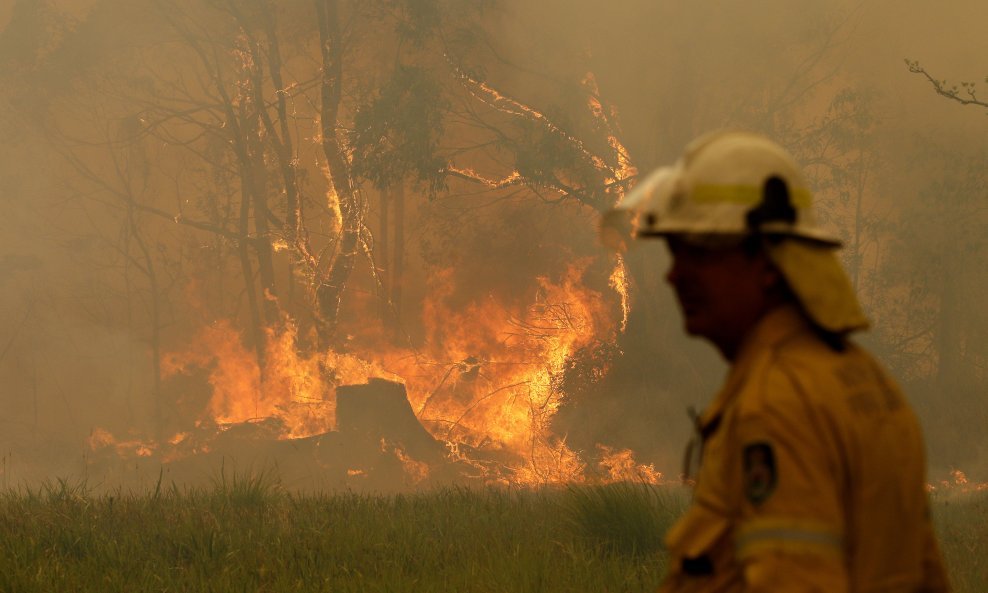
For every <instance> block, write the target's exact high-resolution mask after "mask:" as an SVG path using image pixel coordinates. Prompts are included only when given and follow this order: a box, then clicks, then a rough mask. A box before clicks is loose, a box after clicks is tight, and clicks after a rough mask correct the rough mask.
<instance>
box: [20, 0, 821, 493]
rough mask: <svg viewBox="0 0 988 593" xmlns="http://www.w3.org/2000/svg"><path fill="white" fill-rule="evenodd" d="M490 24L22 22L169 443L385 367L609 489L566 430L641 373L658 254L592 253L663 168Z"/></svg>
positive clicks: (116, 12)
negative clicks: (145, 356)
mask: <svg viewBox="0 0 988 593" xmlns="http://www.w3.org/2000/svg"><path fill="white" fill-rule="evenodd" d="M489 9H490V7H489V5H488V4H486V3H462V2H444V1H442V0H430V1H427V2H421V1H415V2H410V1H403V0H402V1H394V0H388V1H386V0H374V1H347V0H304V1H303V0H297V1H292V2H272V1H270V0H181V1H179V2H165V1H164V0H139V1H136V2H135V1H133V0H130V1H126V2H125V1H123V0H93V1H92V2H91V3H90V4H89V5H87V6H86V7H85V8H84V9H79V10H78V11H77V12H76V13H67V12H64V11H63V12H58V11H56V10H55V8H54V4H51V5H49V4H47V3H43V2H31V3H28V2H21V3H19V4H18V10H19V11H20V12H19V13H18V14H20V15H21V16H19V17H18V18H21V19H24V20H25V21H29V20H31V19H34V20H33V21H32V22H38V23H43V24H44V25H45V26H43V27H41V28H40V29H39V31H40V32H39V33H38V35H39V38H38V40H37V43H36V45H35V47H34V50H33V51H32V53H31V56H30V58H29V59H28V58H25V59H23V60H22V61H21V62H20V64H21V66H20V67H21V68H22V71H21V72H20V74H19V76H21V77H22V79H23V80H25V81H30V83H31V84H30V85H28V87H27V88H31V89H37V88H44V89H45V91H44V93H43V94H42V96H39V95H38V94H37V93H33V94H32V95H31V96H30V97H21V103H20V107H21V109H22V112H23V113H27V114H30V116H31V117H32V118H33V119H34V120H35V121H36V122H38V123H39V125H41V126H42V127H43V128H44V130H45V131H46V134H47V137H48V139H49V141H50V145H51V146H52V147H53V148H55V149H56V150H57V151H58V153H59V154H60V155H61V157H63V162H64V163H65V164H67V165H68V167H66V168H65V175H64V178H65V180H66V184H67V186H68V188H69V191H70V192H71V195H72V196H73V198H74V199H73V200H72V201H73V206H74V208H75V212H76V213H78V215H79V216H78V217H76V218H77V219H78V218H83V217H84V219H86V220H89V221H91V226H92V231H91V236H93V237H95V238H97V240H98V241H99V242H100V243H101V244H102V245H103V247H104V249H103V250H102V251H100V252H99V254H98V255H96V257H95V258H94V259H99V258H103V259H105V261H106V262H108V263H106V264H105V265H103V266H102V269H103V272H102V274H103V278H104V279H105V282H106V284H107V285H108V286H111V285H113V286H115V285H116V278H117V277H124V278H125V279H126V280H127V282H126V286H127V290H126V291H125V292H124V293H123V294H121V295H120V297H119V299H120V300H119V301H118V302H119V303H120V307H119V308H120V310H121V311H128V312H129V314H128V315H127V316H126V317H127V323H129V324H132V326H133V328H134V330H135V331H139V332H141V333H143V334H144V335H145V336H147V341H148V343H149V346H150V357H151V359H152V361H153V365H154V373H153V374H154V377H153V381H152V382H153V388H152V394H153V397H154V399H155V401H156V402H158V405H159V408H160V409H159V411H158V412H157V413H156V414H155V418H156V420H157V422H158V427H157V437H156V440H157V442H158V443H164V442H165V441H166V439H167V438H168V437H169V435H171V434H173V433H176V432H180V433H184V432H185V431H186V429H187V427H188V426H189V425H190V424H191V423H192V422H194V421H199V422H204V421H206V422H207V423H209V424H210V425H212V423H217V422H218V423H220V424H232V423H241V422H245V421H259V420H263V419H272V418H274V419H277V421H278V422H279V423H280V427H279V428H278V434H279V436H281V437H283V438H302V437H305V436H308V435H315V434H320V433H321V432H325V431H327V430H330V429H332V428H333V427H334V422H335V414H334V401H333V397H332V393H333V391H334V389H335V388H336V387H337V386H339V385H342V384H347V383H363V382H364V380H365V379H366V378H367V377H368V376H374V377H387V378H391V379H400V380H402V381H404V382H405V383H406V384H407V385H408V390H409V400H410V402H411V405H412V407H413V410H414V411H415V413H416V414H417V416H418V418H419V420H420V421H421V422H423V424H424V425H425V426H427V427H428V428H429V430H430V431H431V433H432V434H433V435H434V436H436V437H438V438H440V439H442V440H445V441H448V442H449V443H450V444H451V447H452V448H454V449H456V450H457V451H459V452H461V454H465V453H463V452H464V451H468V450H469V451H470V453H469V456H471V457H472V458H475V459H476V458H480V457H484V455H485V454H488V455H487V457H488V458H489V459H488V461H489V464H488V466H487V467H488V469H490V471H492V472H494V473H496V474H498V475H501V476H504V477H506V479H520V480H526V481H545V480H559V479H572V478H574V477H577V476H581V475H583V473H584V470H585V466H586V464H587V458H586V456H585V455H584V456H581V455H578V454H577V453H574V452H573V451H572V450H570V447H569V446H567V444H566V440H565V439H563V438H561V437H559V436H556V434H555V433H556V432H557V431H556V430H554V427H553V425H552V424H551V419H552V418H553V417H554V415H555V414H556V412H557V411H558V410H559V409H560V406H561V404H562V397H563V393H564V391H570V392H577V391H580V390H583V391H584V392H589V391H591V390H592V389H591V388H592V387H593V386H595V385H597V384H598V383H599V382H600V381H601V380H602V378H603V377H604V375H605V374H606V369H607V368H608V365H609V364H611V362H613V361H614V360H616V359H617V358H618V353H619V351H620V348H619V346H618V345H616V342H617V340H618V338H619V335H620V333H621V332H622V331H623V330H624V327H625V323H626V322H627V318H628V314H629V300H628V294H627V293H628V289H629V282H630V279H631V277H636V278H638V279H639V280H640V279H641V277H642V276H643V275H644V274H645V272H643V271H642V270H643V267H644V264H642V263H640V262H639V264H637V268H636V267H635V266H632V267H631V269H630V270H628V269H626V268H625V263H624V262H623V261H622V260H620V259H617V258H615V257H614V256H608V255H603V254H602V253H600V252H599V251H598V250H597V249H596V248H595V247H593V242H592V237H593V235H594V228H593V227H594V224H595V219H596V216H595V215H596V213H598V212H599V211H601V210H604V209H606V208H609V207H610V206H611V205H613V204H614V203H615V202H616V201H617V200H618V199H619V198H620V196H621V195H622V194H623V192H624V191H625V189H626V188H627V186H628V185H629V184H630V183H632V182H633V181H634V179H635V175H636V171H635V168H634V166H633V164H632V163H633V158H632V155H631V154H630V153H629V150H628V149H627V148H626V147H625V144H624V142H622V140H621V133H620V130H619V127H618V123H617V114H616V112H615V110H614V108H613V107H612V106H611V105H610V104H609V103H608V102H607V101H606V100H605V98H604V97H603V96H602V94H601V92H600V90H599V89H598V87H597V82H596V78H595V76H594V75H593V74H592V73H590V72H587V71H586V70H584V71H583V72H581V73H580V76H578V77H577V78H576V79H563V80H558V79H554V78H551V77H547V76H543V77H536V78H538V81H537V84H536V85H535V86H531V87H527V88H525V89H516V90H515V92H508V91H507V90H505V88H508V87H510V85H509V84H508V82H507V81H511V80H512V78H513V76H514V75H515V74H517V72H518V70H519V69H518V67H517V66H516V65H514V64H512V63H511V62H510V60H507V59H505V58H504V57H502V56H501V55H499V54H498V52H497V49H496V45H497V44H496V43H495V42H494V41H493V40H492V39H490V37H489V35H488V31H486V30H485V28H484V26H483V25H482V24H481V23H482V19H481V16H482V14H483V11H485V10H489ZM121 23H123V24H124V25H125V26H120V24H121ZM816 82H817V81H813V80H810V81H808V82H807V83H806V84H805V85H804V86H813V85H815V84H816ZM799 88H800V85H792V86H791V87H790V88H788V89H787V90H786V93H790V94H798V92H797V91H798V89H799ZM793 89H796V90H793ZM547 97H552V98H553V99H552V100H547ZM557 97H558V99H557ZM783 98H785V97H783ZM780 100H781V99H780ZM454 206H455V207H454ZM375 215H376V216H375ZM73 222H74V221H73ZM413 242H415V245H416V246H417V247H418V249H412V248H411V247H410V246H411V245H413ZM91 263H95V262H91ZM409 270H415V271H416V272H417V273H416V274H412V273H409ZM142 323H143V324H145V325H143V326H142V325H141V324H142ZM242 332H243V333H242ZM189 374H193V375H196V374H197V376H198V377H199V378H200V379H201V382H208V384H209V389H208V391H206V392H202V393H199V394H198V395H196V390H195V389H193V388H190V387H189V384H188V382H185V383H182V382H181V381H180V380H179V379H181V377H182V376H185V375H189ZM104 440H105V439H104ZM161 446H164V445H161ZM588 450H589V451H590V452H589V455H591V456H597V457H601V458H604V457H609V456H612V454H614V455H617V456H619V457H620V456H622V455H624V452H621V451H618V452H617V453H614V452H613V451H610V452H607V453H603V452H598V453H599V454H598V453H595V452H594V451H593V449H592V448H590V449H588ZM485 452H486V453H485ZM490 452H497V454H491V453H490ZM622 459H623V461H621V462H620V463H617V462H614V461H613V460H612V462H611V464H610V465H611V466H613V467H618V466H620V467H627V466H628V462H627V460H626V459H624V457H622ZM504 466H506V467H508V468H509V469H507V470H504V471H502V470H501V469H496V468H502V467H504ZM491 468H494V469H491Z"/></svg>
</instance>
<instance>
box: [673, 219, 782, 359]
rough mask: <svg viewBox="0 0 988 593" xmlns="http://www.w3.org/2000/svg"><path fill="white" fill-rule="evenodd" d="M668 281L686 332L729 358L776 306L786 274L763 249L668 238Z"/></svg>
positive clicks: (731, 357) (674, 237)
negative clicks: (776, 298) (775, 297)
mask: <svg viewBox="0 0 988 593" xmlns="http://www.w3.org/2000/svg"><path fill="white" fill-rule="evenodd" d="M667 245H668V247H669V251H670V253H671V254H672V266H671V267H670V268H669V272H668V273H667V274H666V280H667V281H668V282H669V284H671V285H672V287H673V289H674V290H675V292H676V297H677V298H678V300H679V306H680V309H681V310H682V312H683V320H684V323H685V326H686V332H687V333H689V334H690V335H694V336H700V337H704V338H707V339H708V340H710V341H711V342H713V343H714V345H715V346H717V348H718V349H720V351H721V353H722V354H724V356H725V357H726V358H728V359H729V360H731V359H733V357H734V354H735V353H736V351H737V348H738V347H739V346H740V344H741V341H742V340H743V339H744V337H745V335H747V333H748V331H749V330H750V329H751V328H752V327H753V326H754V324H755V323H756V322H757V321H758V320H759V319H760V318H761V317H762V315H764V314H765V313H766V312H767V311H768V310H769V309H770V308H771V307H772V306H773V304H774V301H773V300H772V295H773V294H774V289H775V288H776V287H777V286H778V285H779V283H780V282H781V276H780V274H779V273H778V271H776V269H775V267H774V266H773V265H772V264H771V262H770V261H769V260H768V257H767V256H766V255H765V254H764V252H762V251H761V250H757V251H755V252H754V253H752V252H751V250H746V249H745V248H744V247H743V246H742V245H734V246H728V247H722V246H718V247H711V246H701V245H697V244H695V243H691V242H688V241H685V240H684V239H682V238H680V237H676V236H671V237H668V238H667Z"/></svg>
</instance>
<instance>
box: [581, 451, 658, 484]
mask: <svg viewBox="0 0 988 593" xmlns="http://www.w3.org/2000/svg"><path fill="white" fill-rule="evenodd" d="M597 449H598V451H600V453H601V459H600V461H599V462H598V465H599V466H600V469H601V470H603V471H605V472H606V474H607V478H608V480H610V481H613V482H643V483H645V484H661V483H662V473H661V472H658V471H656V470H655V466H654V465H652V464H648V465H643V464H640V463H638V462H637V461H635V455H634V453H632V451H631V449H621V450H617V451H615V450H614V449H612V448H610V447H607V446H605V445H597Z"/></svg>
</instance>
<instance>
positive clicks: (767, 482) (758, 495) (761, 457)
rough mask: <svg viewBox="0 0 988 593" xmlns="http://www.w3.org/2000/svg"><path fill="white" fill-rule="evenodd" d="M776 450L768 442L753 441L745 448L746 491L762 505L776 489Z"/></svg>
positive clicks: (751, 498)
mask: <svg viewBox="0 0 988 593" xmlns="http://www.w3.org/2000/svg"><path fill="white" fill-rule="evenodd" d="M775 482H776V473H775V452H774V451H772V445H769V444H768V443H752V444H750V445H747V446H745V448H744V493H745V496H747V497H748V500H750V501H751V502H752V503H753V504H755V505H756V506H757V505H760V504H761V503H763V502H765V500H766V499H767V498H768V497H769V496H771V494H772V492H774V491H775Z"/></svg>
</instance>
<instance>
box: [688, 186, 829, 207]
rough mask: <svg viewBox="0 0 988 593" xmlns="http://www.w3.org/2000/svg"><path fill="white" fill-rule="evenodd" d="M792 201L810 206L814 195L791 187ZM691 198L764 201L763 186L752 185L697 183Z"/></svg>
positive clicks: (707, 201)
mask: <svg viewBox="0 0 988 593" xmlns="http://www.w3.org/2000/svg"><path fill="white" fill-rule="evenodd" d="M789 191H790V195H791V196H792V203H793V205H794V206H796V207H797V208H809V207H810V205H811V204H812V203H813V196H812V194H810V192H809V191H808V190H806V189H803V188H799V187H797V188H791V189H790V190H789ZM690 199H692V200H693V201H694V202H696V203H699V204H713V203H718V202H719V203H729V204H740V205H742V206H754V205H756V204H760V203H761V201H762V188H760V187H752V186H750V185H710V184H697V185H696V187H694V188H693V193H692V194H691V195H690Z"/></svg>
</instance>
